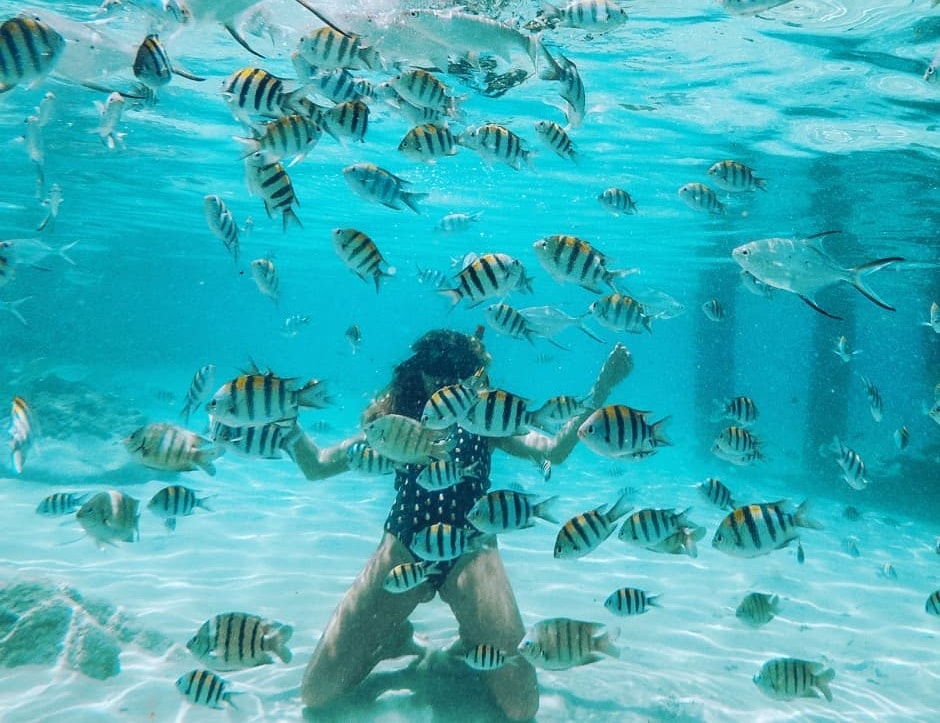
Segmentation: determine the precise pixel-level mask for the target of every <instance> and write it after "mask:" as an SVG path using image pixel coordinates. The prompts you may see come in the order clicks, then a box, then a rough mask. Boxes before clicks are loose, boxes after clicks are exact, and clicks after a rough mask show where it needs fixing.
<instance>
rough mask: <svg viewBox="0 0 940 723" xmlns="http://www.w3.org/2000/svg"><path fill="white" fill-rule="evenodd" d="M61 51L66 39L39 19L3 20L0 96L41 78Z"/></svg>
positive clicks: (0, 52)
mask: <svg viewBox="0 0 940 723" xmlns="http://www.w3.org/2000/svg"><path fill="white" fill-rule="evenodd" d="M64 50H65V38H63V37H62V36H61V35H60V34H59V33H58V32H56V31H55V30H54V29H53V28H52V27H50V26H49V25H47V24H46V23H44V22H43V21H42V20H40V19H39V18H38V17H35V16H30V15H17V16H15V17H12V18H10V19H9V20H5V21H4V22H3V23H2V24H0V93H6V92H7V91H8V90H12V89H13V88H14V87H16V86H17V85H19V84H20V83H28V82H30V81H34V82H38V81H39V80H41V79H42V78H44V77H45V76H46V75H47V74H48V73H49V72H50V71H51V70H52V69H53V68H55V66H56V63H58V62H59V59H60V58H61V57H62V52H63V51H64Z"/></svg>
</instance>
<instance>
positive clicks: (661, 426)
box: [578, 404, 672, 459]
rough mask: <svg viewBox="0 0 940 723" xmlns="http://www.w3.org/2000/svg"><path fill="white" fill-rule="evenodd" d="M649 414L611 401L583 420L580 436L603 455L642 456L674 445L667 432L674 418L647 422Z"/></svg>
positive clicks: (635, 457)
mask: <svg viewBox="0 0 940 723" xmlns="http://www.w3.org/2000/svg"><path fill="white" fill-rule="evenodd" d="M649 414H650V413H649V412H644V411H640V410H638V409H633V408H632V407H628V406H626V405H625V404H609V405H607V406H606V407H601V408H600V409H598V410H596V411H594V412H593V413H592V414H591V416H589V417H588V418H587V419H585V420H584V422H582V423H581V426H580V427H579V428H578V437H579V438H580V439H581V441H582V442H584V444H585V446H586V447H587V448H588V449H590V450H591V451H592V452H596V453H597V454H600V455H602V456H604V457H615V458H616V457H629V458H633V459H642V458H644V457H648V456H650V455H652V454H655V453H656V451H657V448H658V447H662V446H669V445H671V444H672V442H671V441H670V440H669V438H668V437H667V436H666V432H665V426H666V425H667V424H668V423H669V422H670V420H671V419H672V417H663V418H662V419H660V420H659V421H658V422H653V423H652V424H650V423H648V422H647V421H646V418H647V417H648V416H649Z"/></svg>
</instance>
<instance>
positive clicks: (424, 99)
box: [388, 68, 457, 117]
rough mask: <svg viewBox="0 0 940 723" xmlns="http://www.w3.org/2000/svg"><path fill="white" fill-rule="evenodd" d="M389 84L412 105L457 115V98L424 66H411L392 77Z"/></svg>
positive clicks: (444, 113)
mask: <svg viewBox="0 0 940 723" xmlns="http://www.w3.org/2000/svg"><path fill="white" fill-rule="evenodd" d="M388 85H389V87H390V88H391V89H392V90H394V91H395V92H396V93H397V94H398V95H399V96H400V97H401V98H403V99H404V100H405V101H406V102H408V103H411V104H412V105H415V106H418V107H419V108H429V109H431V110H433V111H435V112H437V113H441V114H443V115H448V116H451V117H456V115H457V99H456V98H454V97H453V96H452V95H450V93H449V91H448V88H447V86H446V85H445V84H444V83H443V82H441V80H440V79H439V78H438V77H437V76H436V75H434V74H432V73H429V72H428V71H426V70H423V69H422V68H409V69H408V70H405V71H403V72H401V73H399V74H398V75H396V76H394V77H392V78H391V79H390V80H389V81H388Z"/></svg>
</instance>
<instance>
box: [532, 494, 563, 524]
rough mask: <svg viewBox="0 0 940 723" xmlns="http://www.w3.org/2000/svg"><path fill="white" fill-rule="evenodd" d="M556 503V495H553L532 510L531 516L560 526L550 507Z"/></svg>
mask: <svg viewBox="0 0 940 723" xmlns="http://www.w3.org/2000/svg"><path fill="white" fill-rule="evenodd" d="M557 501H558V495H553V496H551V497H549V498H547V499H544V500H542V501H541V502H539V503H538V504H536V505H535V507H533V508H532V514H533V515H534V516H535V517H538V518H539V519H542V520H545V521H546V522H552V523H554V524H561V522H560V521H559V520H558V518H556V517H555V514H554V513H553V512H552V507H553V506H554V505H555V503H556V502H557Z"/></svg>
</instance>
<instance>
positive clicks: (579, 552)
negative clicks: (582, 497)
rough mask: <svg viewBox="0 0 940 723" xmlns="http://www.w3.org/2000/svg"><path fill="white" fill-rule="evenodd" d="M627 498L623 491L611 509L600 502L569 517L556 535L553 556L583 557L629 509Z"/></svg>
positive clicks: (602, 539)
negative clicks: (598, 504)
mask: <svg viewBox="0 0 940 723" xmlns="http://www.w3.org/2000/svg"><path fill="white" fill-rule="evenodd" d="M628 497H629V494H628V493H627V492H624V493H623V494H622V495H621V496H620V499H619V500H617V501H616V502H615V503H614V504H613V505H612V506H611V507H610V509H607V505H601V506H600V507H597V508H595V509H593V510H589V511H588V512H582V513H581V514H580V515H575V516H574V517H572V518H571V519H570V520H568V521H567V522H566V523H565V524H564V525H563V526H562V528H561V529H560V530H559V531H558V535H557V537H556V538H555V559H556V560H560V559H571V558H576V557H584V556H585V555H587V554H588V553H589V552H591V551H592V550H594V549H595V548H597V546H598V545H600V544H601V543H602V542H603V541H604V540H606V539H607V538H608V537H610V535H611V533H613V531H614V526H615V525H616V524H617V521H618V520H619V519H620V518H621V517H623V516H624V515H625V514H627V512H629V511H630V502H629V500H628Z"/></svg>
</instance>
